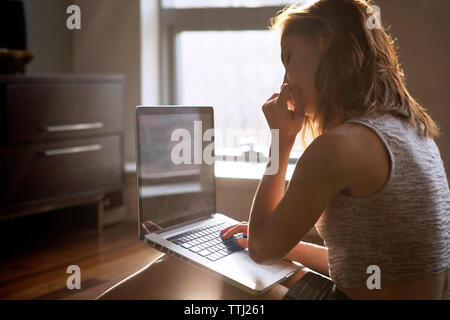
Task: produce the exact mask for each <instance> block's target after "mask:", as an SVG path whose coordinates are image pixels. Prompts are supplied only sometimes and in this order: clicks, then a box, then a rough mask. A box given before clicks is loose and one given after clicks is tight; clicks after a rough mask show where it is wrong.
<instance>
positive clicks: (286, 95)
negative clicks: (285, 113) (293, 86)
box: [277, 84, 290, 106]
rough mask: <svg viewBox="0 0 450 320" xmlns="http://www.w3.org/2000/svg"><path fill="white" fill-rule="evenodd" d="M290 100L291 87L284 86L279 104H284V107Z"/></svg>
mask: <svg viewBox="0 0 450 320" xmlns="http://www.w3.org/2000/svg"><path fill="white" fill-rule="evenodd" d="M289 98H290V89H289V86H288V85H287V84H283V86H282V87H281V92H280V96H279V97H278V100H277V102H278V101H279V102H280V103H281V104H282V106H286V105H287V102H288V100H289Z"/></svg>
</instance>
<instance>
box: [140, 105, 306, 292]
mask: <svg viewBox="0 0 450 320" xmlns="http://www.w3.org/2000/svg"><path fill="white" fill-rule="evenodd" d="M213 128H214V115H213V108H212V107H190V106H138V107H137V108H136V138H137V149H136V150H137V164H138V166H137V174H138V194H139V237H140V239H142V240H145V241H146V242H147V243H148V244H150V245H151V246H152V247H154V248H156V249H158V250H160V251H162V252H164V253H167V254H170V255H172V256H174V257H176V258H178V259H181V260H183V261H185V262H187V263H190V264H192V265H194V266H196V267H199V268H201V269H204V270H207V271H209V272H210V273H212V274H213V275H215V276H218V277H220V278H222V279H224V280H225V281H227V282H228V283H230V284H232V285H235V286H237V287H239V288H241V289H243V290H244V291H246V292H248V293H251V294H253V295H258V294H262V293H264V292H266V291H267V290H269V289H270V288H271V287H272V286H274V285H275V284H277V283H279V282H281V281H284V280H285V279H287V278H289V277H290V276H291V275H293V274H294V273H295V272H296V271H297V270H299V269H301V265H298V264H295V263H292V262H288V261H282V262H280V263H278V264H276V265H270V266H267V265H259V264H257V263H255V262H254V261H253V260H252V259H251V258H250V257H249V255H248V251H247V250H246V249H242V248H241V247H239V246H238V245H237V244H236V238H237V237H240V236H243V235H242V234H238V235H235V236H233V237H231V238H229V239H227V240H223V239H221V237H220V233H219V232H220V230H222V229H224V228H226V227H227V226H231V225H234V224H236V223H238V221H236V220H234V219H232V218H230V217H228V216H226V215H224V214H221V213H218V212H216V181H215V174H214V135H213V134H211V132H212V130H213ZM211 156H212V157H211Z"/></svg>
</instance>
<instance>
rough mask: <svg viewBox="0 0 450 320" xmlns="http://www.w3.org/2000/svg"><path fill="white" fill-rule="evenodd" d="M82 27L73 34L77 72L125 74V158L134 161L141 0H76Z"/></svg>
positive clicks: (139, 87)
mask: <svg viewBox="0 0 450 320" xmlns="http://www.w3.org/2000/svg"><path fill="white" fill-rule="evenodd" d="M74 3H75V4H77V5H78V6H80V8H81V30H78V31H75V32H74V35H73V70H74V72H75V73H116V74H123V75H124V76H125V91H124V96H125V97H124V145H123V147H124V160H125V161H130V160H134V157H135V156H134V154H135V147H134V145H135V142H134V110H135V107H136V106H137V105H138V104H140V101H141V69H140V68H141V64H140V15H139V0H95V1H92V0H77V1H75V2H74Z"/></svg>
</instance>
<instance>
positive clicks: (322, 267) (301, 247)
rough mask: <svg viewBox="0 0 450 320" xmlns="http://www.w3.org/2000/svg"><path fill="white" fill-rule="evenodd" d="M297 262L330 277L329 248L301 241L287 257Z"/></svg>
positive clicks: (286, 258)
mask: <svg viewBox="0 0 450 320" xmlns="http://www.w3.org/2000/svg"><path fill="white" fill-rule="evenodd" d="M284 259H285V260H290V261H297V262H299V263H301V264H302V265H304V266H305V267H307V268H309V269H311V270H314V271H316V272H318V273H320V274H323V275H324V276H327V277H329V276H330V272H329V269H328V248H327V247H323V246H318V245H315V244H313V243H308V242H303V241H300V242H299V243H298V244H297V245H296V246H295V247H294V248H293V249H292V250H291V251H290V252H289V253H288V254H287V255H286V256H285V257H284Z"/></svg>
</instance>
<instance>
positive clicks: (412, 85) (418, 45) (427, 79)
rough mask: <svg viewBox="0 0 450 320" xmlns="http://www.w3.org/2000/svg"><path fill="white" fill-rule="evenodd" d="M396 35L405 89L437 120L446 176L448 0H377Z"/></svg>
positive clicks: (449, 167)
mask: <svg viewBox="0 0 450 320" xmlns="http://www.w3.org/2000/svg"><path fill="white" fill-rule="evenodd" d="M374 3H376V4H378V5H379V6H380V9H381V20H382V22H383V23H386V24H388V25H391V29H390V32H391V34H392V35H393V36H394V38H397V45H398V46H399V54H400V63H401V64H402V66H403V68H404V71H405V75H406V84H407V87H408V90H409V91H410V93H411V94H412V96H413V97H414V98H415V99H416V100H417V101H418V102H419V103H420V104H421V105H422V106H423V107H425V108H426V109H427V111H428V112H429V114H430V115H431V117H432V118H433V119H434V120H435V121H436V122H437V123H438V125H439V126H440V128H441V132H442V135H441V137H440V138H439V139H438V140H437V143H438V145H439V148H440V150H441V155H442V157H443V159H444V164H445V166H446V171H447V177H449V176H450V88H449V87H450V85H449V84H450V1H448V0H377V1H374Z"/></svg>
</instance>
